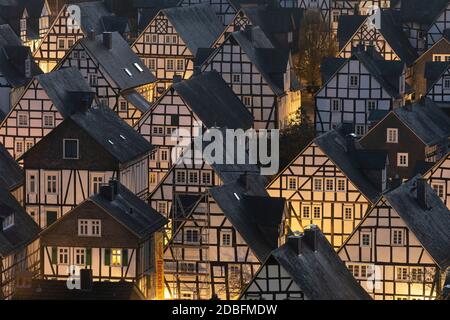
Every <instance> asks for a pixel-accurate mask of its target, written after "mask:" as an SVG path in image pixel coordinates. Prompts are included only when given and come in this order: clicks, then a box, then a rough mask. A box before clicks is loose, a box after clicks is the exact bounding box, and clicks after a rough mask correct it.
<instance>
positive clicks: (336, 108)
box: [331, 99, 341, 112]
mask: <svg viewBox="0 0 450 320" xmlns="http://www.w3.org/2000/svg"><path fill="white" fill-rule="evenodd" d="M340 111H341V100H339V99H331V112H340Z"/></svg>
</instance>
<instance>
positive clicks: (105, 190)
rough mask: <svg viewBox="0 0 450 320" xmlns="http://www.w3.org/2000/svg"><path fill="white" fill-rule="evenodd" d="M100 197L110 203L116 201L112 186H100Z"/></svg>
mask: <svg viewBox="0 0 450 320" xmlns="http://www.w3.org/2000/svg"><path fill="white" fill-rule="evenodd" d="M100 195H101V196H102V197H103V198H105V199H106V200H108V201H110V202H111V201H114V197H115V196H114V192H113V190H112V188H111V186H110V185H102V186H100Z"/></svg>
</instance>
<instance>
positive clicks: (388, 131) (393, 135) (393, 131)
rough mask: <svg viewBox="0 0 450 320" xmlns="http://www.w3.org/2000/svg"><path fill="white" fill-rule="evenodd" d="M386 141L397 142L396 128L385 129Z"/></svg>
mask: <svg viewBox="0 0 450 320" xmlns="http://www.w3.org/2000/svg"><path fill="white" fill-rule="evenodd" d="M392 138H393V139H392ZM386 143H391V144H397V143H398V128H387V129H386Z"/></svg>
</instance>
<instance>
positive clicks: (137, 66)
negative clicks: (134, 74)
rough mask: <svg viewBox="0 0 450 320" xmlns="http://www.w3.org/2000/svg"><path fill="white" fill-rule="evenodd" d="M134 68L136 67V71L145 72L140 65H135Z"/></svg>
mask: <svg viewBox="0 0 450 320" xmlns="http://www.w3.org/2000/svg"><path fill="white" fill-rule="evenodd" d="M134 66H135V67H136V69H138V71H139V72H144V69H142V68H141V66H140V65H139V64H138V63H134Z"/></svg>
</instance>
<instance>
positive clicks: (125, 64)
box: [80, 32, 156, 90]
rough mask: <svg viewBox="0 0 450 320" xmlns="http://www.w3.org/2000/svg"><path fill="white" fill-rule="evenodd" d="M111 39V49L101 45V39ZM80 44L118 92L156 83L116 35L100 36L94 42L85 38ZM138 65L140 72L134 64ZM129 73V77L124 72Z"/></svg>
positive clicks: (125, 43)
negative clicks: (118, 89)
mask: <svg viewBox="0 0 450 320" xmlns="http://www.w3.org/2000/svg"><path fill="white" fill-rule="evenodd" d="M107 35H110V36H111V37H112V48H111V49H108V48H107V47H106V46H105V45H104V44H103V37H104V36H107ZM80 43H81V44H82V45H83V47H85V48H86V50H87V51H88V52H89V55H90V56H91V57H92V58H93V59H95V60H96V62H97V63H99V64H100V65H101V66H102V68H103V69H104V70H105V71H106V73H107V74H108V75H109V76H110V78H111V79H112V80H113V81H114V82H115V83H116V84H117V86H118V87H119V88H120V90H127V89H132V88H136V87H140V86H142V85H145V84H149V83H153V82H155V81H156V78H155V76H154V75H153V74H152V72H151V71H150V70H149V69H148V68H147V67H146V66H145V65H144V63H143V62H142V60H141V59H140V58H139V57H138V56H137V55H136V54H135V53H134V52H133V50H131V48H130V46H129V44H128V43H127V42H126V41H125V40H124V39H123V38H122V36H121V35H120V34H119V33H117V32H113V33H107V34H101V35H98V36H97V37H96V39H95V40H90V39H89V37H86V38H84V39H82V40H80ZM135 63H136V64H137V65H139V67H140V68H141V69H142V70H143V71H142V72H141V71H139V70H138V69H137V67H136V66H135V65H134V64H135ZM125 69H128V71H129V72H130V73H131V76H129V75H128V73H127V72H126V71H125Z"/></svg>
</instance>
